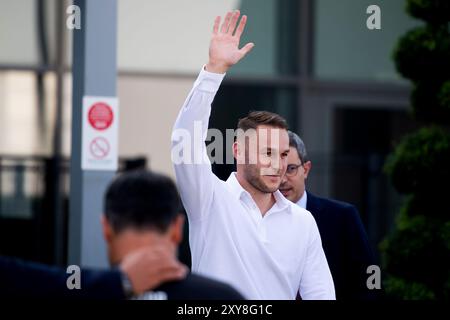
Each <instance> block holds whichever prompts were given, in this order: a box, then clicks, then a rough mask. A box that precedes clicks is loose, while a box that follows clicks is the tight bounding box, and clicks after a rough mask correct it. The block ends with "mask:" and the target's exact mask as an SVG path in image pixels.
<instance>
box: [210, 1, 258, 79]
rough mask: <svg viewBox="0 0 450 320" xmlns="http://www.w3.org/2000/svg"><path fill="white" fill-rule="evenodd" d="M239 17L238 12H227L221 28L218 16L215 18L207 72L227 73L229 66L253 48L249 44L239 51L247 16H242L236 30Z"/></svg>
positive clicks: (251, 44) (252, 45)
mask: <svg viewBox="0 0 450 320" xmlns="http://www.w3.org/2000/svg"><path fill="white" fill-rule="evenodd" d="M239 16H240V12H239V10H236V11H234V12H228V13H227V15H226V16H225V20H224V21H223V23H222V26H220V20H221V18H220V16H218V17H216V20H215V21H214V30H213V34H212V37H211V42H210V44H209V62H208V64H207V65H206V70H207V71H209V72H214V73H225V72H227V70H228V69H229V68H230V67H231V66H233V65H235V64H236V63H238V62H239V60H241V59H242V58H243V57H245V55H246V54H247V53H249V52H250V50H252V49H253V47H254V46H255V45H254V44H253V43H251V42H250V43H247V44H246V45H245V46H244V47H243V48H241V49H239V41H240V39H241V35H242V33H243V32H244V29H245V24H246V22H247V16H242V18H241V21H240V22H239V25H238V26H237V28H236V25H237V24H238V20H239ZM219 28H220V29H219Z"/></svg>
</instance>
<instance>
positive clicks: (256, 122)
mask: <svg viewBox="0 0 450 320" xmlns="http://www.w3.org/2000/svg"><path fill="white" fill-rule="evenodd" d="M261 125H268V126H271V127H275V128H280V129H286V130H287V129H288V124H287V122H286V120H285V119H284V118H283V117H282V116H280V115H279V114H276V113H273V112H268V111H251V112H250V113H249V114H248V115H247V116H246V117H245V118H242V119H239V122H238V125H237V127H238V129H242V130H244V131H247V130H249V129H255V130H256V128H257V127H258V126H261Z"/></svg>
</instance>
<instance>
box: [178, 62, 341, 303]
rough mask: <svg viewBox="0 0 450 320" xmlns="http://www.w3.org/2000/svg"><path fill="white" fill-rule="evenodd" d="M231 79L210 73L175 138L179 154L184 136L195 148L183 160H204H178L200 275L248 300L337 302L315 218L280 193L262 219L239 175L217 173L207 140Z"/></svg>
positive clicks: (191, 95) (186, 107)
mask: <svg viewBox="0 0 450 320" xmlns="http://www.w3.org/2000/svg"><path fill="white" fill-rule="evenodd" d="M224 76H225V75H224V74H215V73H210V72H207V71H205V70H204V69H202V71H201V72H200V75H199V77H198V78H197V80H196V81H195V83H194V87H193V89H192V90H191V92H190V93H189V95H188V97H187V99H186V101H185V103H184V105H183V107H182V109H181V110H180V113H179V115H178V118H177V120H176V122H175V126H174V133H173V135H172V148H173V149H172V151H173V150H174V149H177V145H178V143H183V141H182V139H181V138H180V134H179V133H180V131H181V132H190V133H191V135H190V139H192V141H190V145H192V146H193V148H190V150H182V152H189V154H188V156H186V155H184V156H185V157H184V158H183V159H190V160H191V161H194V159H203V161H202V163H196V164H186V163H183V162H182V163H177V162H175V161H174V168H175V174H176V179H177V183H178V187H179V190H180V194H181V198H182V200H183V204H184V206H185V208H186V211H187V214H188V219H189V227H190V230H189V241H190V247H191V252H192V270H193V271H194V272H197V273H200V274H203V275H206V276H209V277H212V278H216V279H218V280H221V281H224V282H227V283H229V284H231V285H233V286H234V287H235V288H236V289H238V290H239V291H240V292H241V293H242V294H243V295H244V296H245V297H246V298H248V299H295V297H296V294H297V292H298V291H299V292H300V294H301V296H302V298H303V299H335V293H334V285H333V280H332V277H331V273H330V270H329V268H328V264H327V261H326V258H325V254H324V252H323V249H322V243H321V240H320V235H319V231H318V229H317V225H316V222H315V220H314V218H313V217H312V215H311V214H310V213H309V212H308V211H306V210H305V209H302V208H300V207H298V206H297V205H296V204H294V203H292V202H290V201H289V200H287V199H286V198H284V196H283V195H282V194H281V193H280V192H279V191H277V192H275V193H274V197H275V200H276V202H275V204H274V205H273V207H272V208H271V209H270V210H269V211H268V212H267V213H266V214H265V215H264V216H262V214H261V212H260V210H259V209H258V207H257V205H256V203H255V201H254V200H253V199H252V197H251V196H250V194H249V193H248V192H247V191H245V190H244V189H243V188H242V186H241V185H240V184H239V182H238V180H237V179H236V176H235V173H233V174H231V175H230V177H229V178H228V180H227V181H222V180H220V179H219V178H217V176H215V175H214V174H213V172H212V170H211V163H210V162H209V160H208V157H207V156H206V146H205V143H204V140H205V139H206V135H207V129H208V122H209V116H210V113H211V103H212V101H213V99H214V96H215V94H216V92H217V90H218V89H219V86H220V84H221V82H222V79H223V77H224ZM198 121H201V128H202V135H201V137H200V138H201V139H202V140H201V141H195V142H194V140H195V138H197V140H198V139H199V137H198V135H197V137H196V136H195V135H194V127H195V126H194V123H195V122H198ZM197 126H198V123H197ZM177 132H178V133H177ZM184 138H186V136H184ZM185 142H186V141H185ZM195 146H197V147H195ZM172 157H173V155H172Z"/></svg>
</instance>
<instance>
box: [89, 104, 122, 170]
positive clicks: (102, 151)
mask: <svg viewBox="0 0 450 320" xmlns="http://www.w3.org/2000/svg"><path fill="white" fill-rule="evenodd" d="M118 120H119V108H118V101H117V98H115V97H91V96H86V97H83V139H82V162H81V166H82V169H83V170H111V171H115V170H117V167H118V160H117V159H118V142H117V139H118Z"/></svg>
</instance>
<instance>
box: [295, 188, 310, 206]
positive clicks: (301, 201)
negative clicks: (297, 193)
mask: <svg viewBox="0 0 450 320" xmlns="http://www.w3.org/2000/svg"><path fill="white" fill-rule="evenodd" d="M306 201H308V196H307V194H306V190H305V191H303V195H302V197H301V198H300V199H299V200H298V201H297V205H298V206H299V207H300V208H303V209H306Z"/></svg>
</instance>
